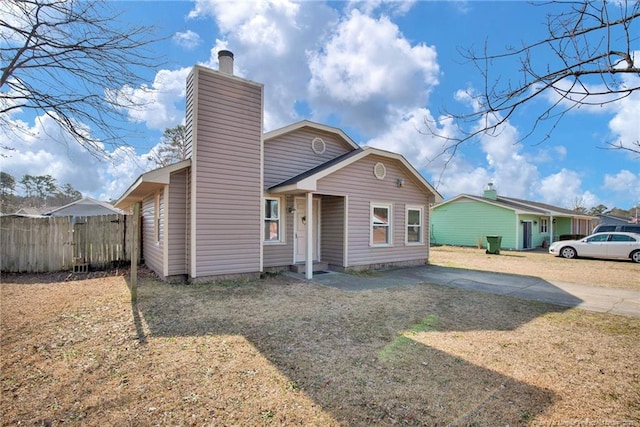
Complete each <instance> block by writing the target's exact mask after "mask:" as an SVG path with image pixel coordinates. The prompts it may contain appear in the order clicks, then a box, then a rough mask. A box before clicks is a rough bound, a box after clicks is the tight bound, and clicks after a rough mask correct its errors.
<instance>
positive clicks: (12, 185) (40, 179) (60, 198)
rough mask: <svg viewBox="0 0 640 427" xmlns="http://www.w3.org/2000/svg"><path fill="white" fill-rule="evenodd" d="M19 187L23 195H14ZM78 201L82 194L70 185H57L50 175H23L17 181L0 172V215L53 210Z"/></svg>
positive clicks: (9, 175) (11, 176)
mask: <svg viewBox="0 0 640 427" xmlns="http://www.w3.org/2000/svg"><path fill="white" fill-rule="evenodd" d="M20 187H21V188H22V194H23V195H19V194H16V193H17V190H18V189H19V188H20ZM80 199H82V193H80V192H79V191H78V190H76V189H75V188H73V186H72V185H71V184H64V185H59V184H58V182H57V180H56V179H55V178H54V177H52V176H51V175H29V174H25V175H23V176H22V178H21V179H20V180H19V181H17V180H16V179H15V177H13V175H11V174H9V173H6V172H0V212H2V213H5V214H6V213H14V212H17V211H18V210H19V209H21V208H37V209H47V208H51V209H53V208H56V207H60V206H64V205H68V204H69V203H71V202H75V201H76V200H80Z"/></svg>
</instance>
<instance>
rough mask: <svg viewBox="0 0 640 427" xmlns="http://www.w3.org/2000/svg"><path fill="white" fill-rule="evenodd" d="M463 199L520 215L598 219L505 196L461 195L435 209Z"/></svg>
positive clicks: (544, 204)
mask: <svg viewBox="0 0 640 427" xmlns="http://www.w3.org/2000/svg"><path fill="white" fill-rule="evenodd" d="M461 198H468V199H473V200H477V201H479V202H484V203H489V204H492V205H495V206H501V207H504V208H508V209H513V210H514V211H517V212H518V213H521V214H523V213H528V214H534V215H548V216H557V217H574V218H582V219H596V217H594V216H592V215H587V214H582V213H579V212H575V211H572V210H570V209H565V208H561V207H558V206H553V205H549V204H546V203H540V202H532V201H530V200H524V199H516V198H513V197H504V196H497V197H496V199H491V198H488V197H482V196H474V195H472V194H460V195H458V196H456V197H454V198H452V199H449V200H447V201H444V202H442V203H440V204H439V205H436V206H434V208H437V207H438V206H442V205H445V204H448V203H451V202H453V201H455V200H458V199H461Z"/></svg>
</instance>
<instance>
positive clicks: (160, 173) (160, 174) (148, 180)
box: [115, 159, 191, 209]
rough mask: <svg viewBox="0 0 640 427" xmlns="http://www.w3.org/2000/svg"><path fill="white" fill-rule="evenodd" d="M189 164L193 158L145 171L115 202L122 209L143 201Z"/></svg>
mask: <svg viewBox="0 0 640 427" xmlns="http://www.w3.org/2000/svg"><path fill="white" fill-rule="evenodd" d="M189 166H191V159H187V160H183V161H181V162H178V163H173V164H171V165H168V166H164V167H162V168H158V169H154V170H152V171H149V172H145V173H143V174H142V175H140V176H139V177H138V179H137V180H136V181H135V182H134V183H133V184H131V186H130V187H129V188H128V189H127V191H125V192H124V194H123V195H122V196H120V198H119V199H118V201H117V202H116V203H115V206H116V207H117V208H120V209H126V208H129V207H130V206H132V205H133V204H135V203H137V202H140V201H142V199H143V198H144V197H145V196H146V195H148V194H149V193H152V192H154V191H156V190H159V189H161V188H163V187H164V186H165V185H167V184H169V179H170V177H171V174H172V173H173V172H177V171H179V170H182V169H185V168H187V167H189Z"/></svg>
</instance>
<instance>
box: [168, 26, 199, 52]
mask: <svg viewBox="0 0 640 427" xmlns="http://www.w3.org/2000/svg"><path fill="white" fill-rule="evenodd" d="M173 41H174V42H175V43H176V44H177V45H178V46H182V47H183V48H185V49H188V50H192V49H195V48H196V47H198V46H200V43H201V42H202V40H201V39H200V36H199V35H198V33H195V32H193V31H191V30H187V31H185V32H177V33H175V34H174V35H173Z"/></svg>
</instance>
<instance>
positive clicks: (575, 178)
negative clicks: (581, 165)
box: [538, 168, 600, 209]
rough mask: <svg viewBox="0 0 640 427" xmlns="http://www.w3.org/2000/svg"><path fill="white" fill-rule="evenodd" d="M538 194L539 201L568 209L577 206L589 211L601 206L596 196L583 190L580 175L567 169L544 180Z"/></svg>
mask: <svg viewBox="0 0 640 427" xmlns="http://www.w3.org/2000/svg"><path fill="white" fill-rule="evenodd" d="M538 194H539V199H538V200H540V201H542V202H545V203H549V204H552V205H555V206H559V207H564V208H566V209H573V208H574V207H576V206H582V207H585V208H587V209H588V208H590V207H592V206H597V205H598V204H600V200H599V199H598V197H597V196H596V195H595V194H593V193H592V192H590V191H584V190H582V179H581V177H580V174H579V173H578V172H575V171H572V170H568V169H565V168H562V169H561V170H560V172H558V173H555V174H552V175H549V176H547V177H545V178H544V179H542V181H541V182H540V187H539V189H538Z"/></svg>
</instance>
